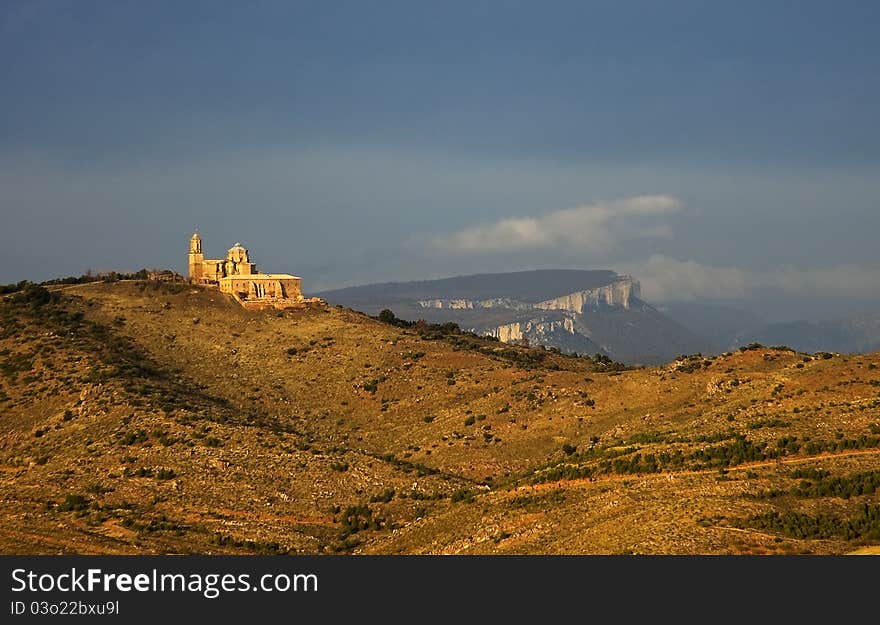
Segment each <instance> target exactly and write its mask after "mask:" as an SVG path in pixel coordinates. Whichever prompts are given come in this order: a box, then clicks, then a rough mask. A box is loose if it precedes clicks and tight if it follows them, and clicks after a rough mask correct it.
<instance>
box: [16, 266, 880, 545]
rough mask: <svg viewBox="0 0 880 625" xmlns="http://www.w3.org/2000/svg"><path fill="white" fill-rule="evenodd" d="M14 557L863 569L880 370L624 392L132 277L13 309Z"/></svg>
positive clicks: (714, 375)
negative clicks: (402, 556)
mask: <svg viewBox="0 0 880 625" xmlns="http://www.w3.org/2000/svg"><path fill="white" fill-rule="evenodd" d="M0 318H2V319H0V320H2V329H0V469H2V474H0V497H2V501H3V507H2V515H3V519H2V529H0V552H2V553H193V552H195V553H332V552H355V553H848V552H854V551H857V550H864V549H870V548H871V547H872V546H876V545H877V544H880V509H878V503H880V493H878V491H877V490H876V488H877V485H878V484H880V370H878V369H877V365H880V356H877V355H864V356H838V355H831V354H815V355H807V354H799V353H795V352H793V351H791V350H787V349H782V348H779V349H773V348H763V347H754V348H753V349H748V350H744V351H741V352H737V353H734V354H728V355H725V356H721V357H716V358H703V357H701V356H692V357H689V358H682V359H680V360H678V361H676V362H674V363H671V364H669V365H666V366H662V367H657V368H650V369H638V370H632V371H623V372H619V371H609V370H608V368H607V367H602V366H597V363H595V362H594V361H593V360H591V359H589V358H571V357H565V356H561V355H558V354H548V353H544V352H537V351H534V350H531V351H530V350H527V349H524V348H510V347H508V346H503V345H499V344H498V343H493V342H491V341H487V340H481V339H476V338H474V337H468V336H463V335H455V334H449V333H444V332H442V331H440V332H438V331H424V330H421V329H419V328H414V327H396V326H394V325H392V324H388V323H382V322H380V321H378V320H376V319H373V318H370V317H367V316H365V315H362V314H360V313H356V312H353V311H350V310H347V309H341V308H332V307H331V308H320V307H315V308H311V309H308V310H303V311H288V312H276V311H273V312H250V311H245V310H243V309H241V308H240V307H239V306H237V305H235V304H234V303H232V302H231V301H229V300H228V299H227V298H225V297H224V296H222V295H220V294H219V293H218V292H216V291H211V290H205V289H201V288H194V287H191V286H187V285H179V284H159V283H150V282H137V281H123V282H116V283H112V284H102V283H94V284H85V285H76V286H71V287H61V288H58V289H56V290H55V291H53V292H51V293H47V292H45V291H44V290H42V289H27V290H25V291H24V292H22V293H19V294H15V295H12V296H7V297H6V298H4V300H3V301H2V302H0Z"/></svg>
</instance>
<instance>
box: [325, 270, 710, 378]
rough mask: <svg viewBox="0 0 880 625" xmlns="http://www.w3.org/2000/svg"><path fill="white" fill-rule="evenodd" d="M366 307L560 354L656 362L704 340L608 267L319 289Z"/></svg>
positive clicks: (699, 347) (702, 346) (705, 346)
mask: <svg viewBox="0 0 880 625" xmlns="http://www.w3.org/2000/svg"><path fill="white" fill-rule="evenodd" d="M318 295H319V296H320V297H322V298H324V299H325V300H327V301H328V302H331V303H334V304H341V305H343V306H348V307H351V308H354V309H357V310H361V311H364V312H367V313H370V314H376V313H378V312H379V311H381V310H382V309H390V310H393V311H394V313H395V314H396V315H397V316H399V317H401V318H403V319H409V320H417V319H424V320H426V321H431V322H435V323H444V322H453V323H457V324H459V325H460V326H461V327H462V328H465V329H467V330H469V331H472V332H475V333H477V334H482V335H488V336H494V337H496V338H498V339H500V340H501V341H504V342H513V341H524V340H525V341H528V342H529V343H530V344H533V345H545V346H548V347H556V348H559V349H561V350H562V351H564V352H567V353H581V354H583V353H591V354H595V353H602V354H605V355H607V356H609V357H611V358H613V359H615V360H620V361H622V362H628V363H633V364H639V363H655V364H656V363H661V362H664V361H667V360H670V359H672V358H674V357H676V356H677V355H679V354H683V353H691V352H696V351H702V352H706V351H711V344H710V343H709V341H707V340H705V339H701V338H699V337H697V336H696V335H694V334H693V333H691V332H690V331H689V330H688V329H687V328H685V327H684V326H682V325H680V324H678V323H676V322H675V321H672V320H671V319H669V318H668V317H666V316H664V315H663V314H661V313H660V312H659V311H657V310H656V309H655V308H653V307H652V306H650V305H648V304H647V303H646V302H644V301H642V300H641V299H640V298H639V283H638V282H637V281H635V280H634V279H632V278H631V277H629V276H622V275H618V274H616V273H615V272H613V271H607V270H603V271H578V270H540V271H521V272H514V273H497V274H478V275H471V276H459V277H455V278H445V279H442V280H428V281H422V282H398V283H385V284H374V285H366V286H360V287H350V288H346V289H338V290H335V291H324V292H322V293H319V294H318Z"/></svg>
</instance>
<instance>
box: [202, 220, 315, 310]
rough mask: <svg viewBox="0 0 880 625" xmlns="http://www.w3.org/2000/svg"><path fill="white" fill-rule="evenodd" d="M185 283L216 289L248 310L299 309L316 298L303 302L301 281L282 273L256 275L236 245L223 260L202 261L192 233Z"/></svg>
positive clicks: (245, 255) (203, 258)
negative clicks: (187, 281) (187, 278)
mask: <svg viewBox="0 0 880 625" xmlns="http://www.w3.org/2000/svg"><path fill="white" fill-rule="evenodd" d="M189 281H190V282H191V283H193V284H202V285H206V286H216V287H219V289H220V292H221V293H228V294H229V295H232V297H234V298H235V300H236V301H237V302H238V303H239V304H241V305H242V306H244V307H245V308H251V309H257V310H259V309H263V308H302V307H303V306H304V305H306V304H308V303H312V302H313V301H314V302H316V303H318V302H320V300H318V299H317V298H313V299H309V300H306V299H305V298H303V294H302V279H301V278H298V277H297V276H291V275H289V274H286V273H260V272H259V271H257V265H256V263H252V262H251V260H250V255H249V254H248V251H247V249H245V248H244V247H242V245H241V243H236V244H235V245H233V246H232V247H231V248H229V250H228V251H227V252H226V258H223V259H219V260H214V259H206V258H205V255H204V254H203V253H202V239H201V237H200V236H199V233H198V232H196V233H195V234H193V235H192V238H190V240H189Z"/></svg>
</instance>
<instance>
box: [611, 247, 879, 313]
mask: <svg viewBox="0 0 880 625" xmlns="http://www.w3.org/2000/svg"><path fill="white" fill-rule="evenodd" d="M620 268H621V269H622V270H625V271H626V272H628V273H631V274H633V275H634V276H636V277H637V278H638V279H639V281H640V282H641V286H642V295H643V296H644V298H645V299H646V300H647V301H653V302H666V301H692V300H696V299H721V300H724V299H728V300H735V299H745V298H754V297H760V295H761V293H766V292H767V291H772V292H775V293H780V294H785V295H795V296H801V297H840V298H853V299H861V300H868V299H876V298H880V268H874V267H860V266H853V265H841V266H837V267H832V268H829V269H820V270H803V269H796V268H791V267H789V268H775V269H771V270H767V271H744V270H742V269H737V268H735V267H718V266H713V265H705V264H702V263H699V262H696V261H693V260H687V261H682V260H677V259H674V258H669V257H667V256H661V255H655V256H651V257H650V258H648V259H647V260H646V261H642V262H636V263H628V264H625V265H622V266H621V267H620Z"/></svg>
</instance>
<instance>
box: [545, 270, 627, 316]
mask: <svg viewBox="0 0 880 625" xmlns="http://www.w3.org/2000/svg"><path fill="white" fill-rule="evenodd" d="M639 295H640V287H639V283H638V281H636V280H634V279H633V278H631V277H630V276H621V277H620V279H619V280H617V281H615V282H612V283H611V284H608V285H605V286H601V287H598V288H595V289H587V290H585V291H577V292H575V293H569V294H567V295H561V296H559V297H555V298H553V299H549V300H546V301H544V302H538V303H537V304H535V305H534V307H535V308H540V309H542V310H567V311H570V312H573V313H578V314H583V313H584V312H585V311H586V310H590V309H594V308H597V307H599V306H600V305H605V306H621V307H623V308H625V309H627V310H629V308H630V307H631V306H632V303H633V299H634V298H638V297H639Z"/></svg>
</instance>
